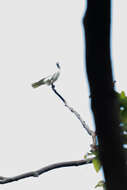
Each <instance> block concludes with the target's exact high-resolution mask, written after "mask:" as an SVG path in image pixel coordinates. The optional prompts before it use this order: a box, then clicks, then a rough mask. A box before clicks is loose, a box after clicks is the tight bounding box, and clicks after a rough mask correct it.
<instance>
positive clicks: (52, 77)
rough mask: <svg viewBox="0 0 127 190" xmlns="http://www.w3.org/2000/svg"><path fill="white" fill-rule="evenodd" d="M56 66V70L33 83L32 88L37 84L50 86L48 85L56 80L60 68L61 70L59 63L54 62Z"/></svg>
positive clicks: (37, 85)
mask: <svg viewBox="0 0 127 190" xmlns="http://www.w3.org/2000/svg"><path fill="white" fill-rule="evenodd" d="M56 66H57V71H56V72H55V73H54V74H52V75H49V76H47V77H45V78H42V79H41V80H39V81H38V82H35V83H33V84H32V87H33V88H38V87H39V86H41V85H44V84H46V85H48V86H50V85H51V86H52V85H53V84H54V82H56V80H57V79H58V78H59V76H60V70H61V67H60V64H59V63H56Z"/></svg>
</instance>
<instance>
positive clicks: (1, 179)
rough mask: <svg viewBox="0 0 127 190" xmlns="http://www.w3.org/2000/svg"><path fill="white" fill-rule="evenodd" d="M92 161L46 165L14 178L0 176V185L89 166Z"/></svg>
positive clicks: (90, 159)
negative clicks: (74, 167) (51, 172)
mask: <svg viewBox="0 0 127 190" xmlns="http://www.w3.org/2000/svg"><path fill="white" fill-rule="evenodd" d="M92 160H93V158H88V159H84V160H76V161H67V162H60V163H55V164H51V165H48V166H46V167H43V168H41V169H39V170H36V171H32V172H28V173H24V174H21V175H17V176H14V177H2V176H0V184H6V183H11V182H14V181H18V180H21V179H24V178H28V177H39V176H40V175H41V174H43V173H46V172H48V171H50V170H54V169H57V168H63V167H72V166H81V165H85V164H90V163H92Z"/></svg>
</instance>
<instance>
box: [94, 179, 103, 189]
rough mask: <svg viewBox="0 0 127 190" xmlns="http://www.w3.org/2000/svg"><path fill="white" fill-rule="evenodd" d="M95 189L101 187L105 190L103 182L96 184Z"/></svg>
mask: <svg viewBox="0 0 127 190" xmlns="http://www.w3.org/2000/svg"><path fill="white" fill-rule="evenodd" d="M97 187H103V188H104V189H105V190H106V186H105V182H104V181H103V180H101V181H99V182H98V184H97V185H96V186H95V188H97Z"/></svg>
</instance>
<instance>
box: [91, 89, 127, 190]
mask: <svg viewBox="0 0 127 190" xmlns="http://www.w3.org/2000/svg"><path fill="white" fill-rule="evenodd" d="M117 97H118V101H119V108H120V128H121V131H122V133H121V135H122V140H123V145H126V146H124V147H123V148H124V150H127V149H126V147H127V96H126V95H125V92H124V91H122V92H121V93H118V92H117ZM88 155H94V156H95V157H94V159H93V161H92V162H93V165H94V168H95V170H96V172H99V170H100V168H101V162H100V160H99V152H98V150H96V151H94V152H91V153H89V154H88ZM97 187H103V189H104V190H106V185H105V182H104V181H99V182H98V183H97V185H96V186H95V188H97Z"/></svg>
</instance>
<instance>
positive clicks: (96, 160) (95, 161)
mask: <svg viewBox="0 0 127 190" xmlns="http://www.w3.org/2000/svg"><path fill="white" fill-rule="evenodd" d="M92 162H93V166H94V168H95V170H96V172H99V170H100V168H101V162H100V160H99V157H98V156H96V157H95V158H94V159H93V160H92Z"/></svg>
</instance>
